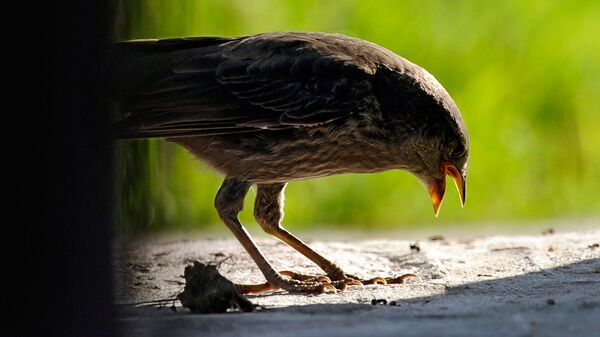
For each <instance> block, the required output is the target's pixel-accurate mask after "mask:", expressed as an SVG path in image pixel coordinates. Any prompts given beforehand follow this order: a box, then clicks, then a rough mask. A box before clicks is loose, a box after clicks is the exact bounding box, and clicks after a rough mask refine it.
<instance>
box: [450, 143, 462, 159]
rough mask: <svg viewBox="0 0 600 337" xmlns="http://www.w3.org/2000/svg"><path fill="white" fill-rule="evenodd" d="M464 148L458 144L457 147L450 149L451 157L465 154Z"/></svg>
mask: <svg viewBox="0 0 600 337" xmlns="http://www.w3.org/2000/svg"><path fill="white" fill-rule="evenodd" d="M465 152H466V150H465V148H464V146H462V145H458V146H457V147H455V148H454V150H452V154H451V156H452V158H461V157H463V156H464V155H465Z"/></svg>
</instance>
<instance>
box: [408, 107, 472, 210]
mask: <svg viewBox="0 0 600 337" xmlns="http://www.w3.org/2000/svg"><path fill="white" fill-rule="evenodd" d="M438 109H440V110H441V111H438V113H439V114H438V115H437V117H441V118H434V119H433V120H432V121H431V122H430V123H429V124H430V128H429V129H428V128H425V129H424V130H425V135H426V136H425V137H423V138H422V139H421V141H420V142H419V143H420V146H419V147H417V148H416V152H417V154H416V156H417V157H418V158H419V159H420V160H417V161H416V162H417V163H418V164H417V165H419V167H418V168H417V169H416V170H414V171H413V173H414V174H415V175H416V176H417V178H419V180H421V182H423V184H424V185H425V187H426V188H427V191H428V192H429V195H430V197H431V201H432V204H433V211H434V212H435V216H436V217H437V216H438V214H439V211H440V206H441V205H442V200H443V198H444V192H445V191H446V176H450V177H451V178H452V180H454V185H455V186H456V189H457V191H458V195H459V198H460V202H461V206H462V207H464V206H465V202H466V196H467V163H468V160H469V136H468V133H467V128H466V126H465V123H464V121H463V119H462V116H461V114H460V111H459V110H458V107H456V104H455V103H454V101H452V99H451V98H450V96H449V95H448V96H447V99H445V100H444V102H443V104H439V105H438Z"/></svg>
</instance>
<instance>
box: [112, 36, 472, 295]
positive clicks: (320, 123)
mask: <svg viewBox="0 0 600 337" xmlns="http://www.w3.org/2000/svg"><path fill="white" fill-rule="evenodd" d="M110 59H111V60H112V64H113V66H112V67H111V78H112V82H113V96H114V98H115V100H116V101H117V102H118V106H119V109H120V110H122V111H123V112H124V117H123V118H121V119H120V120H119V121H117V122H116V123H115V124H114V130H113V131H114V136H115V138H117V139H140V138H163V139H165V140H166V141H169V142H173V143H176V144H179V145H181V146H183V147H184V148H186V149H187V150H188V151H189V152H191V153H192V154H193V155H194V156H196V157H197V158H199V159H200V160H201V161H203V162H204V163H206V164H207V165H208V166H209V167H211V168H213V169H214V170H216V171H217V172H218V173H220V174H221V175H223V176H224V180H223V183H222V185H221V187H220V188H219V190H218V192H217V194H216V197H215V201H214V206H215V208H216V211H217V213H218V215H219V217H220V219H221V220H222V221H223V223H224V224H225V225H226V226H227V227H228V228H229V229H230V230H231V232H232V233H233V234H234V236H235V237H236V238H237V240H238V241H239V242H240V243H241V245H242V246H243V248H244V249H245V250H246V251H247V253H248V254H249V255H250V256H251V258H252V259H253V260H254V262H255V263H256V265H257V266H258V268H259V269H260V271H261V272H262V274H263V275H264V277H265V279H266V282H265V283H261V284H255V285H237V287H238V290H239V291H240V292H241V293H260V292H264V291H268V290H275V289H283V290H286V291H288V292H301V293H318V292H329V291H334V292H335V291H336V290H339V289H342V290H343V289H345V288H346V286H348V285H354V284H358V285H360V284H372V283H394V282H403V281H404V279H405V278H406V277H407V276H414V275H412V274H406V275H403V276H401V277H397V278H391V277H388V278H383V277H374V278H371V279H361V278H358V277H356V276H354V275H351V274H348V273H346V272H344V270H343V269H342V268H341V267H339V266H338V265H336V264H335V263H334V262H332V261H330V260H329V259H327V258H325V257H324V256H323V255H321V254H319V253H318V252H317V251H315V250H313V249H312V248H310V247H309V246H308V245H306V244H305V243H304V242H303V241H301V240H300V239H299V238H297V237H296V236H295V235H293V234H292V233H290V232H289V231H288V230H287V229H285V227H284V226H283V223H282V220H283V216H284V209H283V207H284V191H285V188H286V185H287V184H288V182H290V181H296V180H302V179H310V178H315V177H324V176H330V175H337V174H344V173H376V172H382V171H388V170H403V171H407V172H409V173H411V174H412V175H414V176H415V177H416V178H417V179H418V180H419V181H421V182H422V183H423V185H424V186H425V188H426V190H427V191H428V193H429V196H430V198H431V202H432V205H433V210H434V213H435V216H436V217H437V215H438V213H439V210H440V206H441V204H442V200H443V196H444V192H445V188H446V176H449V177H451V178H452V179H453V180H454V183H455V185H456V188H457V191H458V193H459V197H460V201H461V204H462V206H463V207H464V204H465V200H466V177H467V162H468V159H469V136H468V132H467V128H466V125H465V122H464V120H463V117H462V115H461V112H460V110H459V108H458V107H457V105H456V103H455V102H454V100H453V99H452V98H451V97H450V95H449V93H448V92H447V91H446V89H444V87H443V86H442V85H441V84H440V83H439V82H438V81H437V80H436V78H435V77H434V76H433V75H431V74H430V73H429V72H427V71H426V70H425V69H423V68H422V67H420V66H418V65H416V64H414V63H412V62H410V61H408V60H407V59H405V58H403V57H401V56H399V55H397V54H395V53H394V52H392V51H390V50H388V49H386V48H384V47H381V46H379V45H377V44H375V43H372V42H368V41H366V40H363V39H359V38H355V37H349V36H346V35H342V34H333V33H318V32H274V33H262V34H257V35H249V36H242V37H189V38H168V39H151V40H131V41H123V42H118V43H116V44H115V47H114V48H113V50H112V51H111V54H110ZM252 186H256V202H255V206H254V217H255V219H256V221H257V222H258V224H259V225H260V226H261V228H262V229H263V230H264V231H265V232H266V233H268V234H270V235H272V236H274V237H275V238H277V239H279V240H281V241H282V242H284V243H286V244H287V245H289V246H291V247H292V248H294V249H295V250H296V251H298V252H299V253H301V254H302V255H304V256H305V257H307V258H308V259H309V260H311V261H312V262H314V263H315V264H316V265H317V266H319V267H320V268H321V269H322V270H323V272H324V273H325V274H324V275H305V274H301V273H296V272H293V271H277V270H276V269H275V268H274V267H273V265H272V264H271V262H270V261H269V260H268V259H267V257H265V255H264V254H263V253H262V252H261V250H260V248H259V247H258V246H257V245H256V243H255V241H254V240H253V239H252V238H251V236H250V235H249V233H248V232H247V231H246V229H245V227H244V226H243V225H242V224H241V223H240V221H239V219H238V214H239V213H240V211H242V209H243V201H244V197H245V195H246V193H247V192H248V190H249V189H250V188H251V187H252Z"/></svg>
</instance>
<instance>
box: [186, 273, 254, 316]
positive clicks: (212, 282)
mask: <svg viewBox="0 0 600 337" xmlns="http://www.w3.org/2000/svg"><path fill="white" fill-rule="evenodd" d="M184 277H185V288H184V289H183V292H181V293H179V295H177V299H178V300H179V301H180V302H181V305H182V306H183V307H184V308H188V309H190V310H191V311H192V312H193V313H202V314H209V313H224V312H227V311H228V310H239V311H243V312H249V311H253V310H254V305H253V304H252V303H251V302H250V301H248V300H247V299H245V298H244V297H242V295H240V294H239V293H238V291H237V290H236V288H235V286H234V284H233V282H231V281H229V280H228V279H226V278H225V277H224V276H223V275H221V274H220V273H219V271H218V270H217V266H215V265H211V264H204V263H202V262H199V261H194V262H193V265H189V266H187V267H185V273H184Z"/></svg>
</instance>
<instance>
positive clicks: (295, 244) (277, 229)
mask: <svg viewBox="0 0 600 337" xmlns="http://www.w3.org/2000/svg"><path fill="white" fill-rule="evenodd" d="M285 186H286V184H285V183H276V184H259V185H258V188H257V195H256V202H255V204H254V217H255V218H256V221H257V222H258V223H259V224H260V226H261V227H262V229H263V230H264V231H265V232H266V233H269V234H271V235H273V236H274V237H276V238H278V239H279V240H281V241H283V242H284V243H286V244H288V245H289V246H290V247H292V248H294V249H295V250H296V251H298V252H299V253H301V254H302V255H304V256H306V257H307V258H308V259H309V260H311V261H313V262H314V263H315V264H317V265H318V266H319V267H320V268H321V269H323V271H325V273H326V274H327V276H328V277H329V278H330V279H331V280H333V281H332V284H334V285H335V286H336V287H338V288H340V289H344V288H346V286H347V285H349V284H357V285H360V284H362V283H361V282H363V281H364V283H366V284H373V283H383V284H385V283H386V280H385V279H383V278H381V277H376V278H373V279H370V280H360V279H359V278H357V277H355V276H352V275H349V274H346V273H344V271H343V270H342V269H341V268H340V267H338V266H337V265H336V264H335V263H333V262H331V261H329V260H328V259H326V258H325V257H323V256H322V255H320V254H319V253H317V252H315V251H314V250H313V249H312V248H310V247H309V246H307V245H306V244H305V243H304V242H302V241H301V240H300V239H298V238H297V237H295V236H294V235H293V234H291V233H290V232H288V231H287V230H286V229H285V228H283V227H282V226H281V221H282V220H283V204H284V189H285ZM282 274H283V275H286V276H289V277H291V278H292V279H296V280H317V279H318V277H316V276H315V277H311V276H308V275H302V274H298V273H293V272H282ZM320 280H321V281H322V280H323V279H320Z"/></svg>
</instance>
